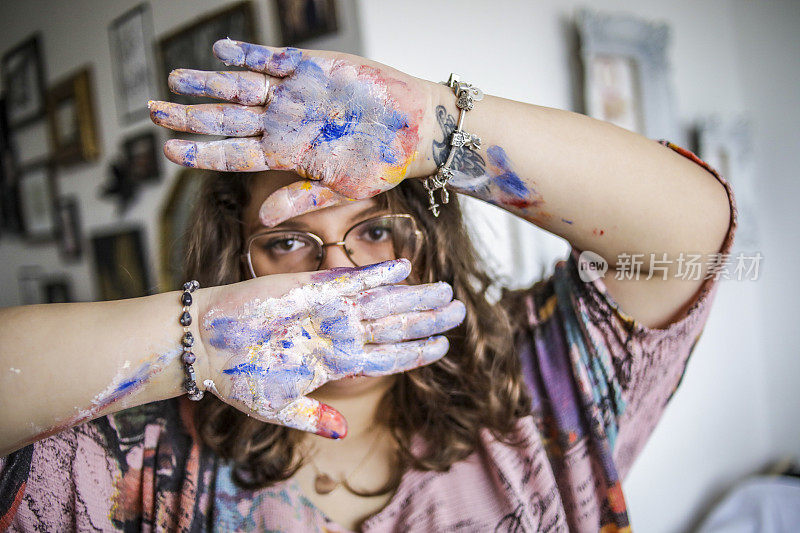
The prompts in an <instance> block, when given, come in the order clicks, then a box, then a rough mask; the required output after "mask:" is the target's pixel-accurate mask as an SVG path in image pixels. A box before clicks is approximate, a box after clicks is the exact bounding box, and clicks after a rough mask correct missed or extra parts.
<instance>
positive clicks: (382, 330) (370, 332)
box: [364, 300, 466, 343]
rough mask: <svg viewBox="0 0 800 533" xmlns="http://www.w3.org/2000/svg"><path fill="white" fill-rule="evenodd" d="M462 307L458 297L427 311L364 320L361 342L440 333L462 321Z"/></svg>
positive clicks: (464, 311)
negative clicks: (442, 305)
mask: <svg viewBox="0 0 800 533" xmlns="http://www.w3.org/2000/svg"><path fill="white" fill-rule="evenodd" d="M465 314H466V308H465V307H464V304H463V303H461V302H460V301H458V300H453V301H452V302H450V303H449V304H447V305H445V306H444V307H440V308H438V309H433V310H431V311H417V312H414V313H400V314H397V315H391V316H387V317H385V318H379V319H378V320H374V321H372V322H367V323H366V324H365V327H364V342H368V343H391V342H401V341H407V340H411V339H422V338H425V337H430V336H431V335H436V334H438V333H444V332H445V331H447V330H450V329H453V328H454V327H456V326H458V325H459V324H461V322H463V321H464V316H465Z"/></svg>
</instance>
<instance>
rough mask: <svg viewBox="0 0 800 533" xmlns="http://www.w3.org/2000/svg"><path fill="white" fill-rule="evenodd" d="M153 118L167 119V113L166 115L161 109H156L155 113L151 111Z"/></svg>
mask: <svg viewBox="0 0 800 533" xmlns="http://www.w3.org/2000/svg"><path fill="white" fill-rule="evenodd" d="M153 116H154V117H156V118H167V117H169V113H167V112H166V111H164V110H163V109H156V110H155V111H153Z"/></svg>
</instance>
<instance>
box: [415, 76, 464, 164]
mask: <svg viewBox="0 0 800 533" xmlns="http://www.w3.org/2000/svg"><path fill="white" fill-rule="evenodd" d="M422 82H423V83H425V84H426V93H427V98H426V104H425V113H424V117H423V120H422V125H421V127H420V140H419V144H418V145H417V154H418V155H417V158H416V160H415V161H414V162H413V163H412V165H411V166H410V167H409V173H408V177H409V178H427V177H428V176H430V175H431V174H435V173H436V170H437V168H438V166H439V165H438V164H437V162H436V157H435V155H434V142H438V143H441V142H443V140H445V139H444V137H445V133H444V131H443V128H442V125H443V124H442V121H443V120H446V117H447V113H449V114H451V115H452V114H453V111H454V110H456V105H455V102H456V100H455V97H454V96H453V90H452V89H451V88H450V87H447V86H446V85H443V84H441V83H436V82H433V81H427V80H422ZM442 107H443V108H444V109H445V110H446V113H445V114H444V116H443V117H442V116H440V109H441V108H442Z"/></svg>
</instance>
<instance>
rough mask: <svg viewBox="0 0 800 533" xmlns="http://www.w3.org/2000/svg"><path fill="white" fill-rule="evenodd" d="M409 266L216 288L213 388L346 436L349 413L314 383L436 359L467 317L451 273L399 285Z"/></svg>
mask: <svg viewBox="0 0 800 533" xmlns="http://www.w3.org/2000/svg"><path fill="white" fill-rule="evenodd" d="M410 271H411V265H410V263H409V262H408V261H406V260H405V259H399V260H394V261H387V262H384V263H378V264H376V265H370V266H367V267H359V268H338V269H333V270H326V271H321V272H314V273H303V274H281V275H275V276H265V277H261V278H258V279H255V280H250V281H247V282H244V283H239V284H236V285H228V286H225V287H220V288H217V289H215V290H216V291H217V292H214V293H212V296H211V301H210V302H205V303H204V304H203V308H202V309H201V313H202V314H201V316H202V319H201V322H200V324H199V331H200V336H201V339H202V341H203V342H202V346H203V350H204V352H205V358H206V360H207V361H208V370H207V372H208V375H209V376H210V378H209V379H206V380H205V382H204V385H205V388H206V389H209V390H211V391H212V392H213V393H214V394H216V395H217V396H218V397H219V398H221V399H222V400H223V401H225V402H227V403H229V404H231V405H233V406H234V407H236V408H238V409H240V410H242V411H243V412H245V413H247V414H249V415H251V416H254V417H256V418H259V419H261V420H263V421H266V422H272V423H276V424H282V425H285V426H289V427H293V428H297V429H301V430H304V431H310V432H313V433H317V434H318V435H323V436H325V437H331V438H340V437H344V436H345V434H346V432H347V423H346V422H345V420H344V418H343V417H342V415H341V414H340V413H339V412H337V411H336V410H334V409H333V408H332V407H330V406H328V405H325V404H322V403H320V402H318V401H317V400H315V399H313V398H310V397H308V396H307V394H308V393H310V392H312V391H313V390H314V389H316V388H318V387H320V386H321V385H323V384H325V383H326V382H328V381H332V380H337V379H341V378H344V377H348V376H362V375H363V376H382V375H387V374H394V373H398V372H404V371H407V370H411V369H413V368H416V367H418V366H421V365H426V364H429V363H432V362H434V361H436V360H438V359H440V358H441V357H443V356H444V355H445V353H447V349H448V347H449V345H448V342H447V338H446V337H444V336H441V335H438V334H440V333H443V332H445V331H447V330H449V329H451V328H454V327H456V326H457V325H458V324H460V323H461V322H462V320H463V319H464V312H465V310H464V304H462V303H461V302H460V301H458V300H453V299H452V298H453V293H452V289H451V287H450V286H449V285H448V284H446V283H433V284H426V285H393V284H395V283H399V282H401V281H403V280H404V279H405V278H406V277H407V276H408V275H409V273H410ZM265 286H266V287H267V288H266V291H267V294H265ZM256 294H259V295H260V296H258V297H256V296H254V295H256Z"/></svg>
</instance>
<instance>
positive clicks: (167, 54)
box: [157, 0, 256, 104]
mask: <svg viewBox="0 0 800 533" xmlns="http://www.w3.org/2000/svg"><path fill="white" fill-rule="evenodd" d="M226 37H230V38H231V39H234V40H240V41H247V42H253V41H255V40H256V27H255V15H254V10H253V5H252V2H250V1H249V0H248V1H245V2H238V3H236V4H233V5H230V6H227V7H225V8H224V9H221V10H218V11H214V12H212V13H209V14H206V15H203V16H201V17H199V18H197V19H195V20H193V21H190V22H189V23H187V24H186V25H184V26H182V27H180V28H178V29H176V30H173V31H172V32H170V33H168V34H167V35H165V36H163V37H161V38H160V39H159V41H158V46H157V49H158V59H159V65H160V67H159V68H160V74H159V79H160V80H162V82H163V84H164V85H163V87H164V95H165V97H166V98H168V99H169V100H171V101H173V102H177V103H179V104H197V103H208V102H218V100H212V99H210V98H196V97H190V96H184V95H178V94H172V93H171V92H170V90H169V86H168V85H167V80H168V78H169V73H170V72H172V71H173V70H175V69H177V68H189V69H197V70H218V69H219V68H220V67H221V66H222V63H221V62H220V61H219V60H218V59H217V58H216V57H215V56H214V53H213V51H212V46H213V45H214V43H215V42H216V41H217V40H219V39H225V38H226ZM225 69H226V70H241V69H238V68H236V67H225Z"/></svg>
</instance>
